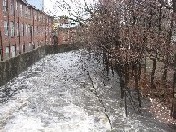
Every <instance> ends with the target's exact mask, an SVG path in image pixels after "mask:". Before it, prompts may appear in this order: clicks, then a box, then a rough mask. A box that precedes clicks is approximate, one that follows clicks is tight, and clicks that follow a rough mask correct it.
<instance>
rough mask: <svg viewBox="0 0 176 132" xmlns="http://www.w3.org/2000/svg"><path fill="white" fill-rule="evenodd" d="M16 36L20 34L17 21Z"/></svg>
mask: <svg viewBox="0 0 176 132" xmlns="http://www.w3.org/2000/svg"><path fill="white" fill-rule="evenodd" d="M16 36H19V23H18V22H17V23H16Z"/></svg>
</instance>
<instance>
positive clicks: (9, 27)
mask: <svg viewBox="0 0 176 132" xmlns="http://www.w3.org/2000/svg"><path fill="white" fill-rule="evenodd" d="M52 21H53V18H52V17H51V16H48V15H46V14H45V13H44V12H42V11H40V10H37V9H35V8H34V7H33V6H31V5H29V4H27V3H26V2H25V1H23V0H0V60H1V61H5V60H7V59H9V58H12V57H15V56H17V55H19V54H23V53H24V52H29V51H31V50H33V49H34V48H37V47H40V46H43V45H45V44H51V43H52V39H51V38H52V37H51V30H52Z"/></svg>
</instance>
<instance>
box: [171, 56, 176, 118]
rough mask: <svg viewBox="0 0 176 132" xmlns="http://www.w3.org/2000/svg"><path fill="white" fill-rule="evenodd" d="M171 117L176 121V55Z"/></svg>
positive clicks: (175, 58)
mask: <svg viewBox="0 0 176 132" xmlns="http://www.w3.org/2000/svg"><path fill="white" fill-rule="evenodd" d="M171 116H172V117H173V118H175V119H176V53H175V55H174V78H173V102H172V109H171Z"/></svg>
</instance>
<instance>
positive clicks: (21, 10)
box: [20, 4, 23, 16]
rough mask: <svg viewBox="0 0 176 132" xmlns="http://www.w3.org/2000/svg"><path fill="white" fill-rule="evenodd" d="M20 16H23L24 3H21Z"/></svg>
mask: <svg viewBox="0 0 176 132" xmlns="http://www.w3.org/2000/svg"><path fill="white" fill-rule="evenodd" d="M20 16H23V5H22V4H20Z"/></svg>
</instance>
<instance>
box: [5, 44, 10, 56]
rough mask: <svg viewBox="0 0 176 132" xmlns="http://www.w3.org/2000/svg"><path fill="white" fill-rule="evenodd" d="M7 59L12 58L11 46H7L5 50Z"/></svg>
mask: <svg viewBox="0 0 176 132" xmlns="http://www.w3.org/2000/svg"><path fill="white" fill-rule="evenodd" d="M5 57H6V59H8V58H9V57H10V47H9V46H7V47H6V49H5Z"/></svg>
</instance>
